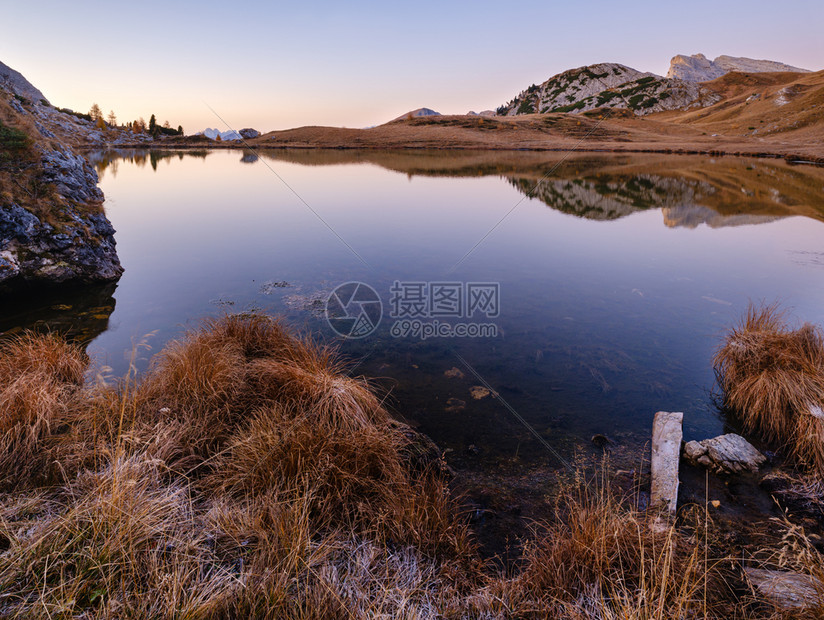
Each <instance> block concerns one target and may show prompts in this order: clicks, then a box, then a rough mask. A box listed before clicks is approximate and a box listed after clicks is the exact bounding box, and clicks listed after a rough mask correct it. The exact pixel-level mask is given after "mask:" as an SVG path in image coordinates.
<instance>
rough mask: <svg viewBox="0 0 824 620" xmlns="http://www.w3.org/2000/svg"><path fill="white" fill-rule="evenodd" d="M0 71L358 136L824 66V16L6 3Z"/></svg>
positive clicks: (133, 103) (62, 91) (804, 8)
mask: <svg viewBox="0 0 824 620" xmlns="http://www.w3.org/2000/svg"><path fill="white" fill-rule="evenodd" d="M3 4H4V5H5V6H3V7H2V10H1V14H2V15H3V22H4V28H3V35H2V38H0V61H2V62H4V63H6V64H7V65H9V66H11V67H12V68H14V69H17V70H18V71H20V72H22V73H23V74H24V75H25V76H26V77H27V78H28V79H29V80H30V81H31V82H32V83H33V84H34V85H35V86H37V87H38V88H40V89H41V90H42V91H43V93H44V94H45V95H46V97H48V98H49V99H50V100H51V102H52V103H54V104H56V105H59V106H61V107H62V106H65V107H70V108H73V109H76V110H80V111H87V110H88V108H89V107H90V106H91V104H92V103H93V102H97V103H98V104H99V105H100V106H101V108H103V109H104V111H105V112H108V111H109V110H110V109H114V111H115V112H116V113H117V115H118V118H119V119H121V120H123V119H128V120H131V119H134V118H137V117H139V116H143V117H145V118H146V120H148V117H149V115H150V114H152V113H154V114H156V115H157V117H158V119H159V120H160V121H163V120H165V119H168V120H169V121H170V122H171V123H172V124H173V125H174V126H177V125H178V124H182V125H183V126H184V128H185V129H186V131H187V133H192V132H195V131H199V130H201V129H203V128H204V127H207V126H208V127H220V128H221V129H225V126H224V125H223V124H222V123H221V122H220V121H219V120H218V119H217V118H215V116H214V114H213V113H212V112H211V111H209V109H208V108H207V107H206V105H205V104H204V102H206V103H208V104H209V105H210V106H212V107H213V108H214V109H215V110H216V111H217V112H218V113H219V114H220V115H221V116H222V117H223V118H224V119H225V120H226V121H227V122H228V124H229V125H231V126H234V127H235V128H240V127H247V126H252V127H256V128H258V129H261V130H270V129H283V128H287V127H294V126H300V125H311V124H318V125H337V126H347V127H362V126H367V125H374V124H378V123H381V122H384V121H387V120H389V119H391V118H394V117H395V116H398V115H400V114H402V113H404V112H406V111H408V110H411V109H414V108H418V107H423V106H426V107H430V108H433V109H435V110H437V111H439V112H442V113H461V114H462V113H465V112H467V111H468V110H470V109H471V110H476V111H480V110H483V109H490V108H495V107H497V106H498V105H500V104H502V103H505V102H506V101H508V100H509V99H511V98H512V97H513V96H515V95H516V94H517V93H518V92H519V91H520V90H522V89H523V88H524V87H526V86H528V85H529V84H531V83H533V82H536V83H539V82H542V81H543V80H545V79H546V78H548V77H550V76H551V75H553V74H555V73H558V72H560V71H563V70H565V69H569V68H572V67H578V66H581V65H586V64H591V63H595V62H607V61H610V62H620V63H623V64H626V65H629V66H632V67H635V68H637V69H640V70H645V71H654V72H656V73H664V72H666V70H667V67H668V66H669V60H670V58H671V57H672V56H673V55H675V54H679V53H681V54H694V53H697V52H703V53H704V54H705V55H707V56H708V57H709V58H714V57H715V56H717V55H719V54H729V55H733V56H748V57H752V58H765V59H771V60H779V61H781V62H786V63H788V64H791V65H796V66H800V67H805V68H809V69H822V68H824V37H822V35H821V32H822V31H824V2H821V0H795V1H793V0H789V1H785V2H775V1H774V0H773V1H770V2H766V1H761V0H749V1H734V2H721V1H713V2H709V1H705V0H694V1H692V2H687V3H665V2H632V1H629V2H620V3H617V2H601V1H598V2H589V3H573V2H564V3H561V2H522V1H520V0H508V1H503V0H500V1H499V2H488V1H486V0H482V1H477V2H472V3H468V2H466V3H464V2H453V3H446V2H432V1H430V0H419V1H418V2H415V3H408V4H405V5H392V4H389V3H387V2H373V1H357V0H353V1H349V2H310V1H305V2H243V1H233V2H218V1H212V0H202V1H200V2H174V1H172V0H167V1H165V2H160V1H157V0H149V1H146V2H140V3H129V4H131V6H127V5H126V3H119V2H116V1H115V2H112V1H107V2H102V1H97V0H72V2H64V1H54V0H40V1H38V2H27V1H21V0H3Z"/></svg>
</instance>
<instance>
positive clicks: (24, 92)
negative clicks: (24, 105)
mask: <svg viewBox="0 0 824 620" xmlns="http://www.w3.org/2000/svg"><path fill="white" fill-rule="evenodd" d="M0 86H2V87H3V88H4V89H5V90H6V92H10V93H12V94H14V95H18V96H19V97H23V98H24V99H28V100H29V101H38V102H39V101H46V98H45V97H44V96H43V93H41V92H40V91H39V90H37V89H36V88H35V87H34V86H32V85H31V84H30V83H29V81H28V80H27V79H26V78H24V77H23V75H22V74H21V73H19V72H18V71H15V70H14V69H12V68H11V67H8V66H6V65H4V64H3V63H2V62H0Z"/></svg>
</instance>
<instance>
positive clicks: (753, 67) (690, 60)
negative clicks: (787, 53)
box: [667, 54, 810, 82]
mask: <svg viewBox="0 0 824 620" xmlns="http://www.w3.org/2000/svg"><path fill="white" fill-rule="evenodd" d="M732 71H738V72H740V73H769V72H792V73H810V71H808V70H807V69H799V68H798V67H793V66H791V65H786V64H784V63H783V62H776V61H774V60H754V59H752V58H741V57H734V56H719V57H718V58H716V59H715V60H709V59H708V58H707V57H706V56H704V54H694V55H692V56H686V55H682V54H679V55H677V56H675V57H673V59H672V60H671V61H670V68H669V71H667V77H668V78H671V79H678V80H684V81H686V82H708V81H710V80H714V79H716V78H719V77H721V76H722V75H724V74H726V73H730V72H732Z"/></svg>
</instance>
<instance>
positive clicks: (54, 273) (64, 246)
mask: <svg viewBox="0 0 824 620" xmlns="http://www.w3.org/2000/svg"><path fill="white" fill-rule="evenodd" d="M3 67H5V65H3ZM13 73H14V75H12V76H11V78H10V79H6V80H5V81H3V82H2V83H0V291H2V292H4V293H7V292H8V291H9V290H11V289H16V288H21V287H32V286H40V285H53V284H59V283H66V282H101V281H112V280H116V279H117V278H119V277H120V274H121V273H122V272H123V269H122V267H121V266H120V261H119V259H118V257H117V252H116V250H115V240H114V232H115V231H114V229H113V228H112V225H111V223H110V222H109V220H108V219H107V218H106V215H105V213H104V211H103V193H102V192H101V191H100V189H99V188H98V187H97V182H98V178H97V173H96V172H95V170H94V168H93V167H92V166H91V165H90V164H89V162H87V161H86V160H85V159H84V158H83V157H82V156H80V155H78V154H77V153H76V152H74V150H73V148H72V146H71V145H72V144H75V143H77V142H84V141H85V132H84V131H82V130H80V129H77V127H78V125H77V124H76V123H75V122H74V120H72V119H71V118H63V117H69V116H70V115H67V114H63V113H61V112H59V111H57V110H55V109H54V108H52V107H51V106H50V105H49V104H48V102H47V101H45V99H44V98H43V97H42V94H41V93H40V91H38V90H37V89H36V88H34V87H33V86H32V85H31V84H29V83H28V82H27V81H26V80H25V78H23V76H21V75H20V74H19V73H17V72H13ZM35 94H40V95H41V97H40V98H38V99H36V100H35V99H31V98H29V96H31V95H35Z"/></svg>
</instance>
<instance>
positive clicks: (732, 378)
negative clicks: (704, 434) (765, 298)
mask: <svg viewBox="0 0 824 620" xmlns="http://www.w3.org/2000/svg"><path fill="white" fill-rule="evenodd" d="M714 365H715V369H716V374H717V376H718V382H719V385H720V386H721V389H722V390H723V395H724V403H725V405H726V407H727V408H729V409H730V410H731V411H733V412H734V413H735V414H736V415H737V416H738V417H739V418H740V419H741V421H742V423H743V425H744V428H745V430H747V431H748V432H752V433H756V434H758V435H759V436H760V437H762V438H763V439H764V440H766V441H768V442H772V443H774V444H777V445H778V446H780V448H781V449H782V450H784V451H785V452H786V454H787V455H789V456H790V457H791V458H792V459H793V460H794V461H795V462H796V463H797V464H798V465H800V466H801V467H802V468H805V469H806V470H808V471H809V472H810V473H812V474H814V475H816V476H817V477H822V476H824V411H823V410H822V407H824V333H823V332H822V330H821V328H819V327H816V326H813V325H810V324H808V323H805V324H804V325H802V326H801V327H799V328H798V329H792V328H791V327H790V325H789V324H788V322H787V319H786V317H785V316H784V314H783V313H782V312H781V311H780V310H779V309H778V307H777V306H776V305H770V306H762V307H755V306H750V308H749V309H748V310H747V314H746V316H745V317H744V318H743V319H742V321H741V323H740V324H739V325H738V326H736V327H735V328H734V329H732V330H731V331H730V333H729V334H728V335H727V337H726V339H725V341H724V343H723V345H722V346H721V348H720V349H719V350H718V352H717V353H716V355H715V359H714Z"/></svg>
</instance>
